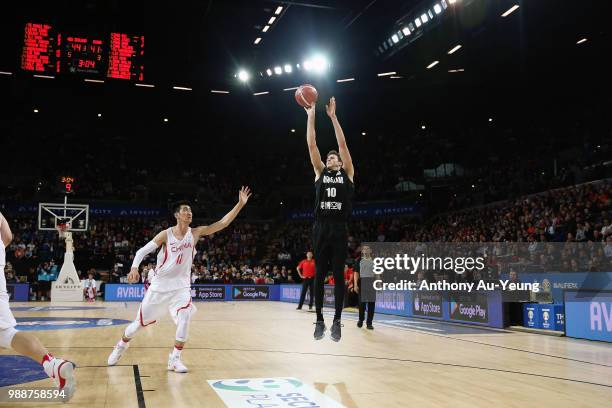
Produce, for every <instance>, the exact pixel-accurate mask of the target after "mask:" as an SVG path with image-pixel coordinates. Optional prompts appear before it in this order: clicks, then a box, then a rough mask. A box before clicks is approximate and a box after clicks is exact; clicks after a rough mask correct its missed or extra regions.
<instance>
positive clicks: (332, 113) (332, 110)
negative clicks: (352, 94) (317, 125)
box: [325, 96, 336, 119]
mask: <svg viewBox="0 0 612 408" xmlns="http://www.w3.org/2000/svg"><path fill="white" fill-rule="evenodd" d="M325 112H327V116H329V117H330V119H333V118H335V117H336V98H335V97H334V96H332V97H331V98H330V99H329V104H327V105H325Z"/></svg>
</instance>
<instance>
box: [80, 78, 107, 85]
mask: <svg viewBox="0 0 612 408" xmlns="http://www.w3.org/2000/svg"><path fill="white" fill-rule="evenodd" d="M83 81H85V82H94V83H97V84H103V83H104V81H103V80H101V79H89V78H85V79H84V80H83Z"/></svg>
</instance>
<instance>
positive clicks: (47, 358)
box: [40, 353, 55, 378]
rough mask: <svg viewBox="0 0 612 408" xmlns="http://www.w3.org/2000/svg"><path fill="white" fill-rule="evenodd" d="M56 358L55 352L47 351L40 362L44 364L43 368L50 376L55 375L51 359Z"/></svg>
mask: <svg viewBox="0 0 612 408" xmlns="http://www.w3.org/2000/svg"><path fill="white" fill-rule="evenodd" d="M54 359H55V357H53V354H51V353H47V354H45V356H44V357H43V358H42V361H41V362H40V364H42V366H43V370H45V374H47V375H48V376H49V378H52V377H53V370H52V368H53V366H52V365H51V361H53V360H54Z"/></svg>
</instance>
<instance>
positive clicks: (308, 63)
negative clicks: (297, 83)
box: [303, 60, 312, 71]
mask: <svg viewBox="0 0 612 408" xmlns="http://www.w3.org/2000/svg"><path fill="white" fill-rule="evenodd" d="M303 65H304V69H305V70H306V71H310V70H311V69H312V62H311V61H310V60H306V61H304V64H303Z"/></svg>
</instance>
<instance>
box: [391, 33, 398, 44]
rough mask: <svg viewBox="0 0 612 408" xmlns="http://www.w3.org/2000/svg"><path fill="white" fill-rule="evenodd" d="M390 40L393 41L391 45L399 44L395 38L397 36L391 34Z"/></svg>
mask: <svg viewBox="0 0 612 408" xmlns="http://www.w3.org/2000/svg"><path fill="white" fill-rule="evenodd" d="M391 40H392V41H393V44H397V43H398V42H399V37H398V36H397V34H393V35H392V36H391Z"/></svg>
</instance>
